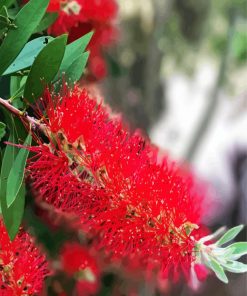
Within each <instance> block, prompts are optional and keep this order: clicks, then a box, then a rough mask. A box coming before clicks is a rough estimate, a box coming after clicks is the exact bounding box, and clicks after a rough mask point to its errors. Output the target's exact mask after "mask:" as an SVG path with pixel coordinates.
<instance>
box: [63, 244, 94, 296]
mask: <svg viewBox="0 0 247 296" xmlns="http://www.w3.org/2000/svg"><path fill="white" fill-rule="evenodd" d="M60 257H61V267H62V269H63V270H64V272H65V273H67V274H68V275H69V276H73V277H74V278H75V279H76V280H77V283H76V289H77V293H78V295H85V296H86V295H91V294H93V293H96V292H97V291H98V289H99V269H98V267H97V264H96V262H95V260H94V258H93V257H92V256H91V255H90V254H89V252H88V250H86V249H85V248H84V247H82V246H81V245H79V244H78V243H67V244H66V245H65V246H64V247H63V249H62V251H61V255H60Z"/></svg>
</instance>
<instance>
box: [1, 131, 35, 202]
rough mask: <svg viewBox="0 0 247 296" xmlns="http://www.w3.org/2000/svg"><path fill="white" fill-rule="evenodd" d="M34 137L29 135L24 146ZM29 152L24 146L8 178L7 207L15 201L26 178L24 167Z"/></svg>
mask: <svg viewBox="0 0 247 296" xmlns="http://www.w3.org/2000/svg"><path fill="white" fill-rule="evenodd" d="M31 141H32V137H31V136H30V135H28V136H27V138H26V141H25V143H24V146H28V145H30V144H31ZM28 154H29V150H27V149H24V148H22V149H21V150H20V151H19V152H18V154H17V156H16V159H15V161H14V163H13V165H12V168H11V170H10V173H9V176H8V180H7V191H6V192H7V207H10V205H11V204H12V203H13V202H14V201H15V199H16V197H17V194H18V192H19V190H20V187H21V185H22V182H23V178H24V169H25V165H26V161H27V157H28Z"/></svg>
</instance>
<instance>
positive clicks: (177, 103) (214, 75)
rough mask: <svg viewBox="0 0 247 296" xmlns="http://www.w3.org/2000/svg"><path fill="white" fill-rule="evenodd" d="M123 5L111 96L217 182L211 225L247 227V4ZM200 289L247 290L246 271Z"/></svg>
mask: <svg viewBox="0 0 247 296" xmlns="http://www.w3.org/2000/svg"><path fill="white" fill-rule="evenodd" d="M118 2H119V17H118V27H119V40H118V41H117V42H116V45H115V47H113V48H112V49H111V50H110V51H108V53H107V55H106V58H107V61H108V67H109V75H108V77H107V79H105V80H104V82H103V83H102V89H103V92H104V97H105V98H106V100H107V101H108V103H109V104H110V105H111V106H112V107H113V109H114V110H115V111H119V112H122V113H123V114H124V117H125V119H126V121H128V122H129V123H130V126H131V128H140V129H142V130H144V131H145V132H146V133H147V134H148V135H149V137H150V138H151V140H152V141H153V142H154V143H155V144H157V145H158V146H159V147H161V148H162V149H163V150H164V151H165V152H168V153H169V154H170V155H171V156H172V157H173V158H174V159H177V160H180V161H188V162H189V163H190V165H191V167H192V169H193V170H194V171H195V173H196V174H198V176H200V178H202V179H203V180H206V181H207V182H209V184H210V185H212V190H213V191H214V199H215V200H214V204H215V207H214V209H213V210H212V211H210V213H209V216H208V217H207V218H206V219H207V221H205V222H206V223H207V224H208V225H210V226H211V227H213V228H214V227H219V226H220V225H227V226H228V227H231V226H233V225H236V224H240V223H243V224H247V85H246V82H247V67H246V66H247V63H246V62H247V19H246V17H247V1H244V0H220V1H217V0H211V1H210V0H145V1H144V0H118ZM244 236H245V237H244ZM239 239H244V240H246V233H243V234H242V237H241V238H239ZM143 293H144V294H143V295H150V293H151V292H150V291H146V290H145V288H144V290H143ZM196 294H197V295H205V296H206V295H217V296H220V295H229V296H230V295H234V296H242V295H247V277H246V275H241V276H240V275H237V276H236V275H232V276H231V277H230V284H229V285H224V284H221V283H220V282H219V281H218V280H217V279H215V278H213V277H212V278H209V279H208V281H207V282H206V283H205V284H204V285H203V286H202V287H201V289H200V290H199V291H197V292H196ZM168 295H182V296H187V295H194V293H193V292H192V291H190V290H188V289H187V288H184V287H177V288H176V291H173V290H171V291H170V292H169V294H168Z"/></svg>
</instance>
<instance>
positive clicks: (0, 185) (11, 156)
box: [0, 117, 17, 219]
mask: <svg viewBox="0 0 247 296" xmlns="http://www.w3.org/2000/svg"><path fill="white" fill-rule="evenodd" d="M11 119H12V123H13V118H12V117H11ZM8 140H9V142H15V140H16V137H15V133H14V129H13V125H12V126H11V131H10V135H9V139H8ZM16 154H17V153H16V147H14V146H12V145H7V146H6V148H5V153H4V156H3V160H2V167H1V176H0V204H1V209H2V213H3V217H4V219H5V213H6V214H7V201H6V189H7V180H8V176H9V172H10V170H11V167H12V164H13V162H14V160H15V156H16Z"/></svg>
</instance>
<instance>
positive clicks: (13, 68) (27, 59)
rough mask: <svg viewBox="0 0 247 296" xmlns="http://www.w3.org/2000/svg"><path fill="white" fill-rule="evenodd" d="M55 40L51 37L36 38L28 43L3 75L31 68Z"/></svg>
mask: <svg viewBox="0 0 247 296" xmlns="http://www.w3.org/2000/svg"><path fill="white" fill-rule="evenodd" d="M52 39H53V38H52V37H49V36H43V37H39V38H36V39H34V40H32V41H30V42H28V43H27V44H26V45H25V47H24V48H23V49H22V51H21V52H20V54H19V55H18V57H17V58H16V59H15V60H14V62H13V63H12V64H11V65H10V66H9V67H8V69H7V70H6V71H5V72H4V73H3V75H9V74H12V73H15V72H18V71H20V70H23V69H26V68H28V67H30V66H31V65H32V63H33V61H34V59H35V58H36V57H37V55H38V54H39V52H40V51H41V50H42V49H43V48H44V47H45V46H46V45H47V43H48V42H50V41H51V40H52Z"/></svg>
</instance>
